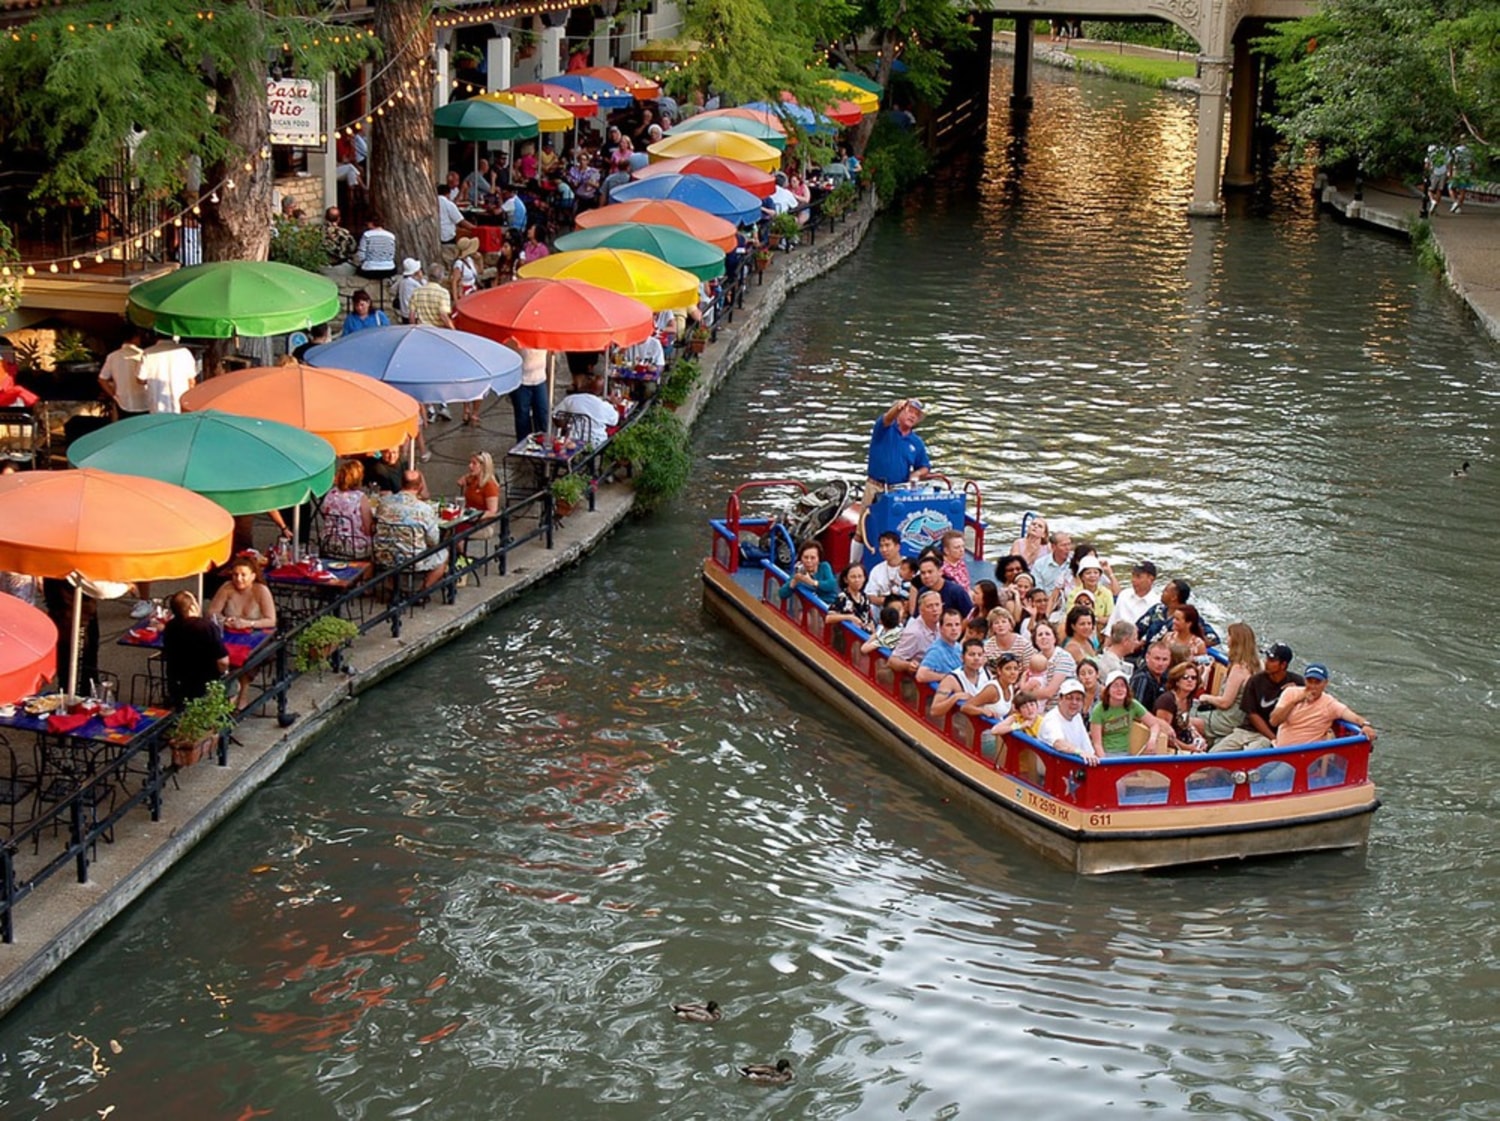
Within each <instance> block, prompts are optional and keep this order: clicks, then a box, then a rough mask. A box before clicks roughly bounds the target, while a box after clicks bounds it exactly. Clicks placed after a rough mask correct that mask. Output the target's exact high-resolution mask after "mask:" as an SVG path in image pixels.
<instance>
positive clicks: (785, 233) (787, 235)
mask: <svg viewBox="0 0 1500 1121" xmlns="http://www.w3.org/2000/svg"><path fill="white" fill-rule="evenodd" d="M800 229H801V227H800V226H798V224H797V216H796V215H795V214H778V215H776V216H775V217H774V218H772V219H771V232H772V233H773V234H775V235H776V236H777V237H779V238H782V239H784V240H788V241H790V240H791V239H792V238H794V237H796V236H797V233H798V231H799V230H800Z"/></svg>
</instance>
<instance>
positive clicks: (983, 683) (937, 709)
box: [917, 617, 1000, 716]
mask: <svg viewBox="0 0 1500 1121" xmlns="http://www.w3.org/2000/svg"><path fill="white" fill-rule="evenodd" d="M947 621H948V620H947V618H946V617H944V619H943V622H944V623H945V624H946V623H947ZM935 648H936V647H934V649H935ZM930 653H931V652H930V651H929V654H930ZM917 672H918V674H919V675H920V673H921V671H920V670H918V671H917ZM999 698H1000V690H999V688H998V687H997V686H996V684H995V679H994V678H993V677H991V676H990V671H989V670H987V669H985V668H984V643H983V642H980V641H979V640H978V639H977V638H971V639H968V640H966V641H965V642H964V644H963V664H962V665H961V666H960V667H959V668H958V669H957V670H955V671H953V672H952V673H950V674H947V675H946V676H944V677H943V678H942V680H940V681H939V682H938V686H937V691H936V692H935V693H934V694H933V696H932V706H931V708H929V709H928V712H929V714H930V715H932V716H946V715H947V714H948V712H949V711H950V710H951V709H952V708H953V706H954V705H959V706H961V708H962V710H963V711H964V712H965V713H968V714H970V715H986V716H987V715H990V714H989V713H988V712H986V711H984V709H985V707H986V706H988V705H991V704H994V703H995V701H997V700H999Z"/></svg>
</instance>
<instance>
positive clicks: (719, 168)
mask: <svg viewBox="0 0 1500 1121" xmlns="http://www.w3.org/2000/svg"><path fill="white" fill-rule="evenodd" d="M683 135H685V136H686V135H691V133H684V134H683ZM654 146H655V145H653V147H654ZM647 151H650V149H647ZM654 175H702V176H703V177H704V178H706V179H718V180H720V181H722V182H724V183H733V184H734V185H735V186H736V187H740V188H742V189H743V190H746V191H749V192H750V193H751V194H752V195H754V196H755V197H756V198H758V199H763V198H766V197H767V196H768V195H770V193H771V192H772V191H774V190H775V189H776V179H775V177H774V176H773V175H772V174H771V173H770V172H769V171H762V170H761V169H760V168H758V167H756V166H755V165H754V164H748V163H745V162H744V161H743V160H729V159H725V158H723V157H722V156H678V157H676V158H675V159H670V160H658V161H656V162H655V163H652V164H648V165H647V166H645V167H643V168H641V169H640V170H639V171H636V172H633V173H632V174H631V178H633V179H650V178H651V177H652V176H654Z"/></svg>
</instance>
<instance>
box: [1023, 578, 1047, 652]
mask: <svg viewBox="0 0 1500 1121" xmlns="http://www.w3.org/2000/svg"><path fill="white" fill-rule="evenodd" d="M1048 598H1049V597H1048V595H1047V593H1046V592H1045V591H1043V590H1042V589H1041V588H1032V589H1031V593H1030V594H1029V595H1028V596H1027V598H1026V603H1025V606H1024V607H1022V609H1021V621H1020V627H1019V631H1020V634H1021V635H1022V637H1024V638H1025V639H1026V641H1028V642H1032V643H1034V642H1035V640H1034V639H1033V638H1032V636H1031V632H1032V628H1033V627H1035V625H1036V621H1037V620H1038V619H1045V618H1046V617H1047V601H1048Z"/></svg>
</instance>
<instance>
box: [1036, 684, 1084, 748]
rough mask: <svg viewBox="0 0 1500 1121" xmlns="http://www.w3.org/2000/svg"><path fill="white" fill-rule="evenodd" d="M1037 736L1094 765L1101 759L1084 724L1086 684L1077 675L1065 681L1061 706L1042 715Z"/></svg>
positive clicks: (1053, 746) (1060, 698) (1060, 695)
mask: <svg viewBox="0 0 1500 1121" xmlns="http://www.w3.org/2000/svg"><path fill="white" fill-rule="evenodd" d="M1037 739H1039V740H1041V741H1042V742H1043V743H1045V744H1048V745H1049V746H1051V747H1052V748H1053V749H1055V750H1057V751H1062V752H1065V753H1067V754H1069V755H1078V756H1081V757H1082V759H1083V761H1084V762H1085V763H1087V764H1089V765H1090V766H1092V765H1093V764H1095V763H1097V762H1099V754H1098V752H1096V751H1095V750H1094V745H1093V743H1092V741H1090V739H1089V731H1088V728H1086V727H1085V726H1084V723H1083V686H1082V685H1080V684H1079V683H1078V680H1077V679H1076V678H1075V679H1073V680H1071V681H1065V682H1063V684H1062V688H1061V689H1059V690H1058V698H1057V707H1056V708H1054V709H1052V710H1051V711H1050V712H1048V713H1047V715H1046V716H1044V717H1042V727H1041V731H1040V732H1039V733H1038V734H1037Z"/></svg>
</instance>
